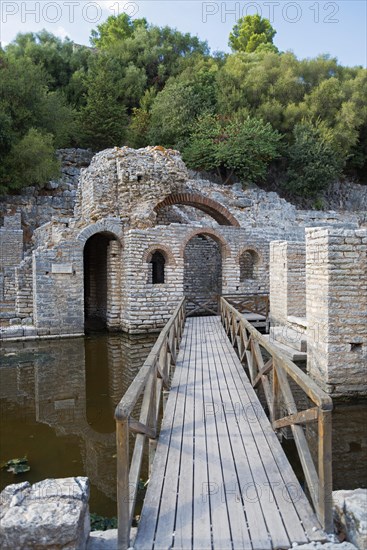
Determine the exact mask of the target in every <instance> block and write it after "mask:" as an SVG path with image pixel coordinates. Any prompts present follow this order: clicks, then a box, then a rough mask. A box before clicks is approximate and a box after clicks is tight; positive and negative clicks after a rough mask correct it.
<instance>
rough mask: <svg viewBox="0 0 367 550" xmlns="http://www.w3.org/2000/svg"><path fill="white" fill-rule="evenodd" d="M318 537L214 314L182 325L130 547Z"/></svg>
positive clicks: (244, 544)
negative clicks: (147, 482) (183, 326)
mask: <svg viewBox="0 0 367 550" xmlns="http://www.w3.org/2000/svg"><path fill="white" fill-rule="evenodd" d="M324 539H325V534H324V533H323V532H322V531H321V528H320V524H319V522H318V520H317V519H316V517H315V515H314V513H313V511H312V509H311V506H310V504H309V502H308V500H307V499H306V497H305V496H304V493H303V491H302V489H301V487H300V485H299V483H298V481H297V479H296V477H295V475H294V473H293V470H292V469H291V466H290V465H289V463H288V461H287V459H286V457H285V455H284V452H283V450H282V448H281V445H280V444H279V441H278V439H277V437H276V435H275V434H274V432H273V430H272V428H271V426H270V424H269V421H268V419H267V417H266V415H265V413H264V411H263V409H262V407H261V405H260V403H259V401H258V398H257V396H256V394H255V392H254V390H253V388H252V386H251V384H250V382H249V380H248V379H247V376H246V374H245V372H244V370H243V368H242V365H241V363H240V361H239V359H238V357H237V355H236V353H235V351H234V349H233V347H232V346H231V344H230V342H229V340H228V338H227V336H226V334H225V332H224V330H223V328H222V326H221V324H220V319H219V317H215V316H213V317H198V318H191V319H187V321H186V325H185V330H184V334H183V338H182V342H181V346H180V351H179V356H178V360H177V365H176V370H175V375H174V378H173V382H172V388H171V391H170V395H169V399H168V402H167V407H166V412H165V415H164V419H163V423H162V429H161V434H160V438H159V442H158V446H157V451H156V456H155V459H154V463H153V472H152V476H151V479H150V483H149V486H148V490H147V494H146V497H145V502H144V506H143V510H142V515H141V520H140V524H139V528H138V534H137V537H136V541H135V544H134V548H136V550H139V549H141V550H148V549H150V548H151V549H154V550H157V549H164V548H180V549H185V550H186V549H193V550H197V549H218V550H227V549H228V550H229V549H233V550H237V549H238V550H239V549H241V550H242V549H243V550H267V549H269V550H272V549H282V548H290V547H292V543H293V542H297V543H306V542H308V541H313V540H324Z"/></svg>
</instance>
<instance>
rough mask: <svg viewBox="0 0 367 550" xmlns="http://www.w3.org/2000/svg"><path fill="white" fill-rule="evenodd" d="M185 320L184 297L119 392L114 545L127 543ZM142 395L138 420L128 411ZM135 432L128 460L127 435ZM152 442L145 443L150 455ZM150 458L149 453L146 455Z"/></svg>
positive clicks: (123, 547)
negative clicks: (161, 405) (134, 373)
mask: <svg viewBox="0 0 367 550" xmlns="http://www.w3.org/2000/svg"><path fill="white" fill-rule="evenodd" d="M184 324H185V298H183V299H182V300H181V301H180V303H179V304H178V306H177V307H176V309H175V311H174V312H173V314H172V316H171V317H170V319H169V321H168V322H167V324H166V325H165V327H164V328H163V329H162V331H161V333H160V335H159V337H158V339H157V341H156V343H155V344H154V346H153V348H152V350H151V352H150V353H149V355H148V357H147V359H146V360H145V362H144V364H143V366H142V367H141V369H140V370H139V372H138V374H137V375H136V376H135V378H134V380H133V381H132V383H131V384H130V386H129V388H128V389H127V391H126V392H125V394H124V395H123V397H122V399H121V400H120V402H119V404H118V405H117V407H116V410H115V420H116V442H117V520H118V538H117V540H118V549H119V550H126V549H127V548H129V546H130V529H131V523H132V519H133V515H134V509H135V502H136V497H137V490H138V483H139V479H140V471H141V465H142V461H143V453H144V447H145V443H146V439H147V438H149V440H150V442H151V443H152V442H154V441H155V440H156V438H157V433H158V418H159V410H160V399H161V394H162V391H163V389H164V388H167V387H168V386H169V380H170V376H171V367H172V366H174V365H175V363H176V353H177V350H178V346H179V343H180V340H181V337H182V332H183V328H184ZM142 395H143V400H142V404H141V408H140V416H139V420H137V419H136V418H133V416H132V414H133V411H134V408H135V406H136V404H137V403H138V401H139V398H140V397H141V396H142ZM130 433H134V434H136V436H135V445H134V451H133V455H132V458H131V461H130V449H129V435H130ZM154 449H155V444H150V445H149V452H150V455H152V454H153V453H154ZM149 462H150V463H151V462H152V456H150V457H149Z"/></svg>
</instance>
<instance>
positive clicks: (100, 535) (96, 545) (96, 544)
mask: <svg viewBox="0 0 367 550" xmlns="http://www.w3.org/2000/svg"><path fill="white" fill-rule="evenodd" d="M136 532H137V528H136V527H132V528H131V530H130V543H131V546H133V544H134V540H135V537H136ZM116 549H117V529H107V531H92V532H91V534H90V536H89V539H88V543H87V550H116Z"/></svg>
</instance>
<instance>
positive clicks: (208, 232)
mask: <svg viewBox="0 0 367 550" xmlns="http://www.w3.org/2000/svg"><path fill="white" fill-rule="evenodd" d="M197 235H204V236H207V237H211V238H212V239H213V240H214V241H216V242H217V243H218V244H219V245H220V247H221V251H222V257H223V260H224V259H226V258H229V257H230V256H231V255H232V252H231V249H230V247H229V244H228V243H227V241H226V240H225V239H224V237H223V236H222V235H221V234H220V233H219V232H218V231H216V230H215V229H212V228H211V227H207V228H205V227H198V228H197V229H194V230H193V231H190V233H189V234H188V235H187V236H186V237H185V239H184V241H183V243H182V245H181V248H180V256H181V257H182V258H184V255H185V248H186V246H187V243H188V242H189V241H191V239H193V238H194V237H196V236H197Z"/></svg>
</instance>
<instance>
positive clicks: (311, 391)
mask: <svg viewBox="0 0 367 550" xmlns="http://www.w3.org/2000/svg"><path fill="white" fill-rule="evenodd" d="M220 311H221V318H222V323H223V325H224V328H225V331H226V333H227V335H228V337H229V338H230V340H231V342H232V345H233V346H235V347H236V348H237V352H238V355H239V358H240V360H241V362H242V363H243V364H244V365H247V367H248V371H249V375H250V379H251V383H252V386H253V387H254V388H258V387H259V386H260V385H262V388H263V390H264V394H265V399H266V402H267V406H268V409H269V415H270V421H271V423H272V427H273V429H274V430H279V429H281V428H284V427H286V426H290V427H291V430H292V433H293V437H294V441H295V444H296V446H297V450H298V455H299V458H300V461H301V464H302V468H303V472H304V475H305V480H306V483H307V487H308V490H309V493H310V496H311V499H312V503H313V505H314V508H315V512H316V514H317V516H318V518H319V520H320V523H321V524H322V526H323V528H324V529H325V530H326V531H327V532H332V531H333V518H332V467H331V460H332V449H331V411H332V408H333V402H332V399H331V397H330V396H329V395H327V394H326V393H325V392H324V391H323V390H321V389H320V388H319V386H317V384H316V383H315V382H314V381H313V380H312V379H311V378H310V377H309V376H307V375H306V374H305V373H304V372H303V371H302V370H301V369H300V368H299V367H297V365H295V364H294V363H293V362H292V361H290V360H289V359H288V358H287V357H285V356H284V355H283V354H282V353H281V352H279V351H278V350H277V349H276V348H275V347H274V346H273V345H271V344H270V343H269V341H268V340H267V339H266V338H265V337H264V336H263V335H262V334H260V333H259V332H258V331H257V330H256V329H255V328H254V327H253V326H252V325H251V324H250V323H249V322H248V321H247V320H246V319H244V317H243V315H241V314H240V313H239V312H238V311H237V310H236V309H235V308H234V307H233V306H232V305H230V304H229V303H228V302H227V300H226V299H224V298H221V300H220ZM288 377H289V378H290V379H291V380H292V381H293V382H294V383H295V384H296V385H297V386H298V387H299V388H301V389H302V390H303V392H304V393H305V394H306V395H307V396H308V398H309V399H310V400H311V401H312V402H313V404H314V405H315V406H312V407H310V408H309V409H307V410H302V411H298V410H297V405H296V400H295V398H294V396H293V393H292V389H291V385H290V383H289V379H288ZM281 401H282V406H283V407H284V408H285V409H286V411H287V416H284V417H282V418H279V416H280V402H281ZM309 422H317V423H318V468H317V470H316V467H315V464H314V461H313V458H312V455H311V451H310V448H309V445H308V441H307V438H306V435H305V432H304V428H303V426H302V425H304V424H307V423H309Z"/></svg>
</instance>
